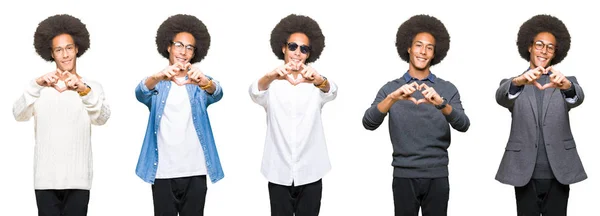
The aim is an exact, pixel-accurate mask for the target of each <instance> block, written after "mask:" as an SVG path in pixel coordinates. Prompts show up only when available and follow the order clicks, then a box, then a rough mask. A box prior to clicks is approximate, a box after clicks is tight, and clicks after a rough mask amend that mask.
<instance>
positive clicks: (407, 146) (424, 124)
mask: <svg viewBox="0 0 600 216" xmlns="http://www.w3.org/2000/svg"><path fill="white" fill-rule="evenodd" d="M411 82H417V83H418V84H421V83H426V84H427V85H428V86H429V87H433V88H434V89H435V91H436V92H437V93H438V94H439V95H440V96H441V97H443V98H445V99H446V100H447V101H448V104H449V105H451V106H452V112H451V113H450V114H449V115H447V116H445V115H444V114H442V112H441V111H440V110H438V109H437V108H435V106H433V105H431V104H420V105H416V104H414V103H413V102H412V101H408V100H400V101H397V102H396V103H394V105H392V107H391V108H390V110H389V112H388V113H389V115H390V117H389V133H390V138H391V141H392V146H393V150H394V152H393V154H392V156H393V161H392V166H394V177H401V178H439V177H447V176H448V151H447V149H448V147H449V146H450V126H452V128H454V129H456V130H457V131H460V132H465V131H467V129H469V125H470V122H469V118H468V117H467V115H466V114H465V112H464V109H463V107H462V104H461V101H460V94H459V93H458V90H457V89H456V87H455V86H454V85H453V84H452V83H450V82H448V81H445V80H443V79H441V78H438V77H436V76H435V75H433V74H430V75H429V76H428V77H427V78H426V79H423V80H417V79H415V78H412V77H410V76H409V75H408V73H406V74H405V75H404V76H403V77H402V78H399V79H396V80H393V81H390V82H388V83H387V84H385V85H384V86H383V87H382V88H381V89H380V90H379V92H378V93H377V96H376V97H375V101H373V103H372V104H371V107H370V108H369V109H367V110H366V111H365V115H364V117H363V126H364V127H365V128H366V129H367V130H375V129H377V128H378V127H379V125H381V123H383V120H384V119H385V116H386V115H387V114H388V113H381V112H380V111H379V110H378V109H377V104H379V102H381V101H382V100H383V99H385V98H386V97H387V95H388V94H390V93H392V92H394V91H395V90H396V89H398V88H400V87H401V86H402V85H404V84H406V83H411ZM412 96H413V97H414V98H415V99H417V100H419V99H421V98H423V95H422V94H421V93H420V92H419V91H417V92H415V93H413V95H412Z"/></svg>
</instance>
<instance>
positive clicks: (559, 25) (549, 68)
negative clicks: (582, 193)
mask: <svg viewBox="0 0 600 216" xmlns="http://www.w3.org/2000/svg"><path fill="white" fill-rule="evenodd" d="M570 46H571V36H570V34H569V31H568V30H567V27H566V26H565V24H564V23H563V22H562V21H561V20H559V19H558V18H556V17H554V16H551V15H536V16H534V17H532V18H530V19H529V20H527V21H526V22H524V23H523V25H521V28H520V29H519V33H518V36H517V47H518V50H519V54H520V55H521V57H522V58H523V59H525V60H527V61H528V62H529V66H528V68H527V70H526V71H525V72H523V73H521V74H520V75H517V76H514V77H511V78H508V79H503V80H502V81H501V82H500V86H499V87H498V90H497V91H496V101H497V102H498V104H499V105H500V106H503V107H505V108H507V109H508V110H509V111H510V112H511V117H512V123H511V130H510V136H509V139H508V143H507V145H506V150H505V151H504V155H503V157H502V161H501V162H500V168H499V169H498V173H497V174H496V180H498V181H500V182H502V183H504V184H509V185H512V186H514V187H515V196H516V200H517V212H518V213H517V215H532V216H533V215H535V216H539V215H540V214H542V215H567V201H568V198H569V184H573V183H576V182H580V181H583V180H584V179H586V178H587V175H586V173H585V170H584V169H583V165H582V162H581V159H580V158H579V155H578V153H577V148H576V147H575V140H574V139H573V134H572V133H571V127H570V123H569V110H571V109H572V108H575V107H577V106H579V105H581V103H583V99H584V94H583V89H582V88H581V86H579V84H578V82H577V79H576V78H575V77H571V76H569V77H567V76H565V75H563V74H562V73H561V72H560V71H559V70H558V69H556V67H555V66H554V65H556V64H558V63H560V62H561V61H562V60H563V59H564V58H565V57H566V56H567V53H568V52H569V48H570Z"/></svg>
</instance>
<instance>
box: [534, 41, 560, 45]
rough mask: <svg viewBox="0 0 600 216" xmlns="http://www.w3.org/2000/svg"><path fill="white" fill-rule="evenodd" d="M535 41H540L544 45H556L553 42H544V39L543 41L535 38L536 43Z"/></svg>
mask: <svg viewBox="0 0 600 216" xmlns="http://www.w3.org/2000/svg"><path fill="white" fill-rule="evenodd" d="M537 42H542V43H543V44H546V45H552V46H556V45H554V43H546V42H545V41H543V40H536V41H535V42H534V43H537Z"/></svg>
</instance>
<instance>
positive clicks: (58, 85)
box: [52, 80, 68, 93]
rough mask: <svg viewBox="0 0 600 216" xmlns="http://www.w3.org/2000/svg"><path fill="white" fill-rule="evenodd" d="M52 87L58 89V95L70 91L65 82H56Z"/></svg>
mask: <svg viewBox="0 0 600 216" xmlns="http://www.w3.org/2000/svg"><path fill="white" fill-rule="evenodd" d="M52 87H53V88H54V89H56V91H58V93H62V92H64V91H66V90H68V89H67V85H65V82H64V81H62V80H58V81H56V82H55V83H54V84H52Z"/></svg>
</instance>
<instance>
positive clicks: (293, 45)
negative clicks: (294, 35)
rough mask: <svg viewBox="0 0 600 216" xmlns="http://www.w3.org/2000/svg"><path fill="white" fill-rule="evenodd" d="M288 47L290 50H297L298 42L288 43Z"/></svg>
mask: <svg viewBox="0 0 600 216" xmlns="http://www.w3.org/2000/svg"><path fill="white" fill-rule="evenodd" d="M288 49H289V50H290V51H296V49H298V44H296V43H289V44H288Z"/></svg>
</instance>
